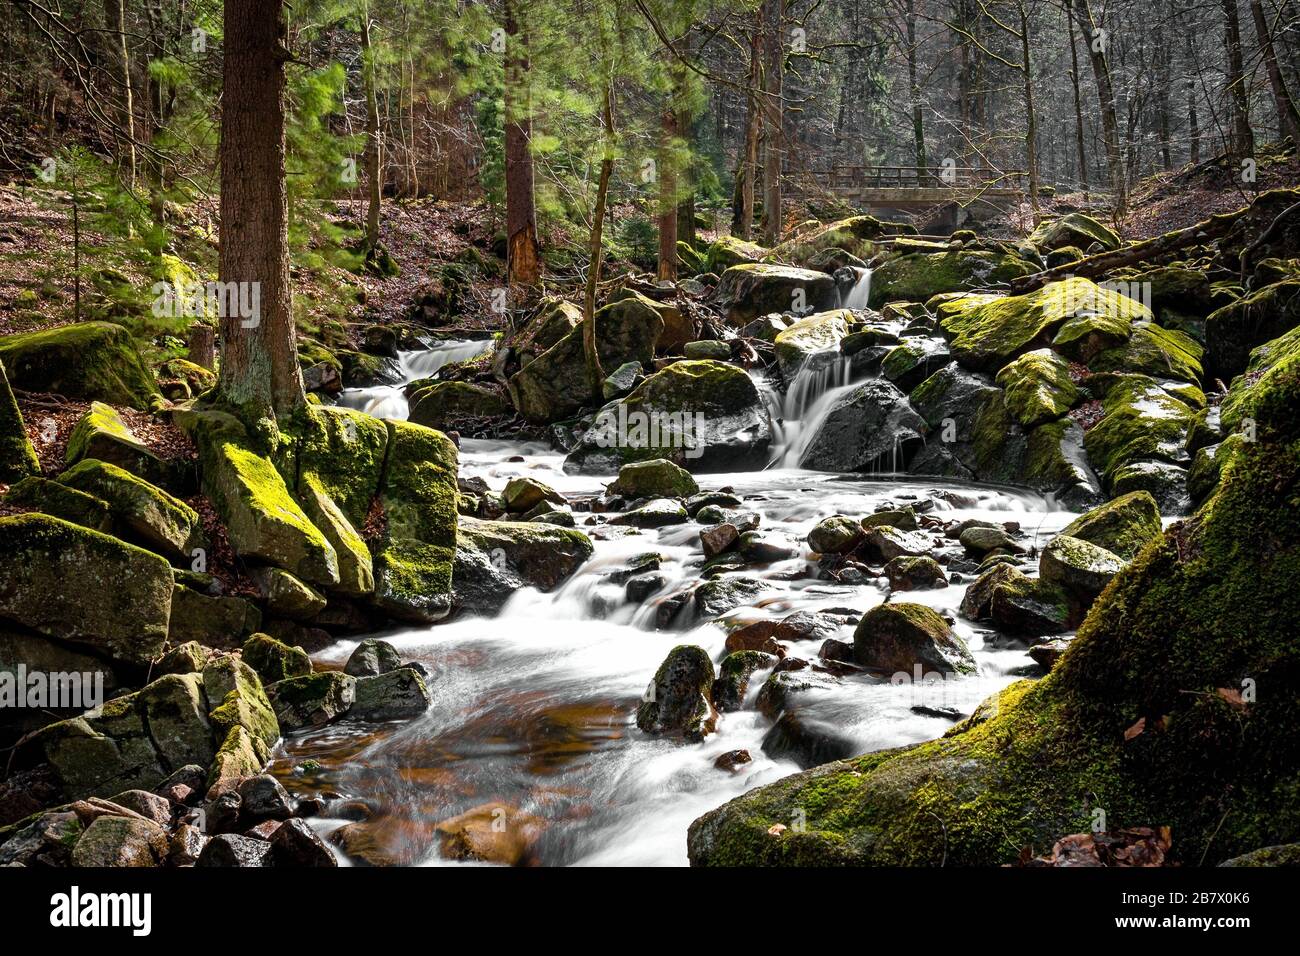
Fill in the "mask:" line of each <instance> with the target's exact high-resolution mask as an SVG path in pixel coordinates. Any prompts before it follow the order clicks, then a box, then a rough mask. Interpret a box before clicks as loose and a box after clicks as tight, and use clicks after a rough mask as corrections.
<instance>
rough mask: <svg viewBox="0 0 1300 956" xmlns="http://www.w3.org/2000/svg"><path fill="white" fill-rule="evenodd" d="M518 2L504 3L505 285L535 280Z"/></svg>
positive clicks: (525, 61)
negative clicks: (506, 282) (506, 276)
mask: <svg viewBox="0 0 1300 956" xmlns="http://www.w3.org/2000/svg"><path fill="white" fill-rule="evenodd" d="M517 2H518V0H506V3H505V21H506V22H505V30H506V82H505V112H506V116H505V120H506V123H505V139H506V271H507V274H508V276H509V281H510V284H511V285H523V286H534V285H536V284H537V282H538V280H539V279H540V278H541V274H542V262H541V254H540V250H539V247H538V243H537V205H536V199H535V196H534V192H533V154H532V147H531V140H532V138H533V120H532V115H531V113H532V104H531V102H530V97H529V95H528V70H529V57H528V39H527V37H526V36H525V35H524V34H523V33H522V32H521V31H520V29H519V24H518V22H517V21H516V19H515V7H516V4H517Z"/></svg>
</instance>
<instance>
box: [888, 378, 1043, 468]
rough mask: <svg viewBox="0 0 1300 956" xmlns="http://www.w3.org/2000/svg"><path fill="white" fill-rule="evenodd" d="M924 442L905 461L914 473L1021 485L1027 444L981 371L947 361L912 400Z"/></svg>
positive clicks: (1000, 396)
mask: <svg viewBox="0 0 1300 956" xmlns="http://www.w3.org/2000/svg"><path fill="white" fill-rule="evenodd" d="M910 399H911V404H912V407H913V408H914V409H915V410H916V412H917V413H919V414H920V416H921V418H922V419H923V420H924V424H925V426H926V429H925V431H924V434H926V436H927V438H926V444H925V447H924V448H923V449H917V450H915V454H914V455H912V456H910V457H909V459H908V461H907V470H908V471H909V472H911V473H912V474H918V475H936V476H943V477H954V478H965V479H975V480H979V481H999V482H1006V483H1017V484H1023V483H1024V474H1025V468H1026V457H1027V440H1026V438H1025V432H1024V429H1023V428H1021V427H1020V424H1019V423H1018V422H1017V421H1016V420H1015V418H1013V417H1012V415H1011V412H1010V411H1009V410H1008V408H1007V404H1006V401H1005V398H1004V392H1003V390H1002V389H1000V388H998V387H997V386H996V385H995V384H994V383H993V381H992V380H991V379H990V378H989V377H988V376H987V375H984V374H982V373H979V372H972V371H969V370H967V369H965V368H963V367H962V366H961V365H960V364H958V363H957V362H950V363H949V364H948V365H945V366H944V367H943V368H941V369H939V371H937V372H935V373H934V374H933V375H931V376H930V377H929V378H927V379H926V380H925V381H924V382H922V383H921V384H920V385H918V386H917V387H916V388H915V389H914V390H913V391H912V394H911V396H910Z"/></svg>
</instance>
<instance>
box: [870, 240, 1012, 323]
mask: <svg viewBox="0 0 1300 956" xmlns="http://www.w3.org/2000/svg"><path fill="white" fill-rule="evenodd" d="M1036 271H1038V270H1037V269H1036V268H1035V266H1033V265H1032V264H1031V263H1029V262H1027V261H1026V260H1024V259H1021V258H1020V257H1019V256H1015V255H1011V254H1009V253H1005V252H987V251H980V250H967V249H958V250H953V251H945V252H909V253H906V254H904V255H900V256H895V257H894V258H892V259H890V260H888V261H887V262H885V263H884V264H883V265H881V266H880V267H878V268H877V269H876V270H875V271H874V272H872V274H871V294H870V298H869V304H870V306H871V307H872V308H873V309H876V308H879V307H880V306H882V305H884V304H885V303H886V302H899V301H902V302H918V301H919V302H924V301H925V300H927V299H929V298H930V297H931V296H935V295H939V294H940V293H944V292H963V291H967V290H975V289H988V288H995V287H998V286H1002V285H1005V284H1006V283H1008V282H1010V281H1011V280H1012V279H1018V278H1020V277H1021V276H1026V275H1030V274H1031V273H1033V272H1036Z"/></svg>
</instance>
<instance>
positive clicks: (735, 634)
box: [725, 621, 785, 657]
mask: <svg viewBox="0 0 1300 956" xmlns="http://www.w3.org/2000/svg"><path fill="white" fill-rule="evenodd" d="M777 623H778V622H776V621H754V622H753V623H752V624H746V625H744V626H743V627H739V628H737V629H736V630H734V631H732V632H731V633H730V634H728V635H727V640H726V644H725V647H726V650H727V653H728V654H735V653H737V652H739V651H762V652H763V653H765V654H772V655H774V656H777V657H780V656H783V655H784V653H785V651H784V650H783V648H782V647H781V645H780V644H778V643H777V641H776V638H774V637H773V636H772V635H773V634H775V633H776V628H777Z"/></svg>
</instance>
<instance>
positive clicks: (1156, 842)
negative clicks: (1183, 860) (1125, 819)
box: [1018, 827, 1173, 867]
mask: <svg viewBox="0 0 1300 956" xmlns="http://www.w3.org/2000/svg"><path fill="white" fill-rule="evenodd" d="M1172 842H1173V841H1172V833H1171V831H1170V829H1169V827H1128V828H1125V829H1123V830H1114V831H1110V832H1100V833H1072V834H1070V835H1069V836H1065V837H1062V838H1061V839H1059V840H1057V841H1056V843H1055V844H1054V845H1053V847H1052V852H1051V853H1049V854H1047V855H1045V856H1039V857H1035V856H1034V855H1033V850H1031V849H1030V848H1029V847H1025V848H1024V849H1022V850H1021V851H1020V859H1019V862H1018V865H1019V866H1062V867H1064V866H1071V867H1073V866H1114V867H1155V866H1165V865H1166V858H1167V856H1168V853H1169V848H1170V846H1171V845H1172Z"/></svg>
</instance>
